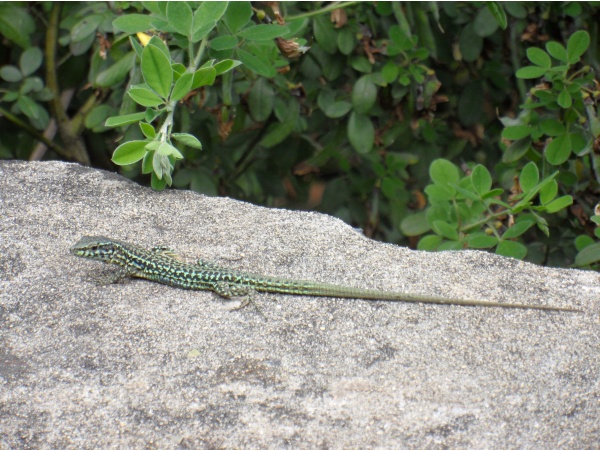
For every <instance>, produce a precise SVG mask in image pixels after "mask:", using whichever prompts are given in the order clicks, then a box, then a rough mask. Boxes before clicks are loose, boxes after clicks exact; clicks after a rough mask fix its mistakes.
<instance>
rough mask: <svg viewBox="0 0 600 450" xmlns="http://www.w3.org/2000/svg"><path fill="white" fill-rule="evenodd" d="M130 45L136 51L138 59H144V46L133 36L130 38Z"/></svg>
mask: <svg viewBox="0 0 600 450" xmlns="http://www.w3.org/2000/svg"><path fill="white" fill-rule="evenodd" d="M129 43H130V44H131V47H132V48H133V50H134V51H135V54H136V55H137V57H138V58H139V59H140V61H141V59H142V51H144V47H142V44H140V43H139V42H138V40H137V39H135V38H134V37H133V36H129Z"/></svg>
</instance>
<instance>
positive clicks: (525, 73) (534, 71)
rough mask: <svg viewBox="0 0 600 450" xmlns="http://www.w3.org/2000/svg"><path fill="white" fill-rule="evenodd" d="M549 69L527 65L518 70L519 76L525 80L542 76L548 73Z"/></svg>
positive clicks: (517, 74)
mask: <svg viewBox="0 0 600 450" xmlns="http://www.w3.org/2000/svg"><path fill="white" fill-rule="evenodd" d="M546 72H547V70H546V69H545V68H543V67H539V66H525V67H521V68H520V69H519V70H517V73H516V76H517V78H523V79H525V80H531V79H533V78H540V77H543V76H544V75H546Z"/></svg>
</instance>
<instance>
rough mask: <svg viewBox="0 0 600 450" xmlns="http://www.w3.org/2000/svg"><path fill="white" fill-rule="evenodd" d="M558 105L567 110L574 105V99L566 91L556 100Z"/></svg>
mask: <svg viewBox="0 0 600 450" xmlns="http://www.w3.org/2000/svg"><path fill="white" fill-rule="evenodd" d="M556 103H558V105H559V106H560V107H561V108H564V109H567V108H570V107H571V105H573V99H572V98H571V94H569V91H567V90H566V89H564V90H562V91H561V93H560V94H558V98H557V99H556Z"/></svg>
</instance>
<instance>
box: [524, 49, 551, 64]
mask: <svg viewBox="0 0 600 450" xmlns="http://www.w3.org/2000/svg"><path fill="white" fill-rule="evenodd" d="M527 59H529V61H531V62H532V63H533V64H535V65H536V66H540V67H543V68H544V69H549V68H550V67H552V61H551V60H550V56H548V53H546V52H545V51H544V50H542V49H540V48H537V47H529V48H528V49H527Z"/></svg>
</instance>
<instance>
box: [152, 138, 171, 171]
mask: <svg viewBox="0 0 600 450" xmlns="http://www.w3.org/2000/svg"><path fill="white" fill-rule="evenodd" d="M163 144H166V143H165V142H163ZM167 145H168V144H167ZM152 170H153V171H154V173H153V175H156V177H157V178H158V179H159V180H162V179H163V175H164V174H165V173H169V172H170V171H171V161H169V157H168V156H166V155H163V154H160V153H158V152H155V153H154V157H153V158H152ZM165 181H166V180H165Z"/></svg>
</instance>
